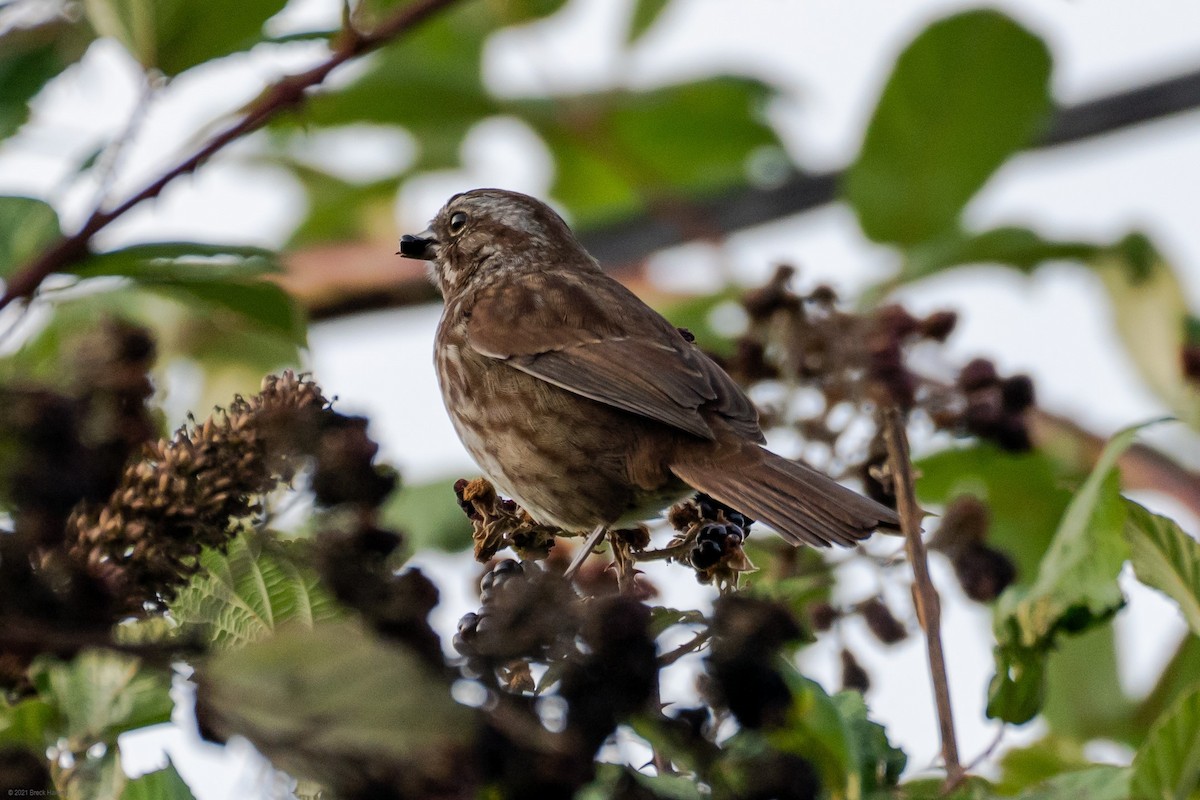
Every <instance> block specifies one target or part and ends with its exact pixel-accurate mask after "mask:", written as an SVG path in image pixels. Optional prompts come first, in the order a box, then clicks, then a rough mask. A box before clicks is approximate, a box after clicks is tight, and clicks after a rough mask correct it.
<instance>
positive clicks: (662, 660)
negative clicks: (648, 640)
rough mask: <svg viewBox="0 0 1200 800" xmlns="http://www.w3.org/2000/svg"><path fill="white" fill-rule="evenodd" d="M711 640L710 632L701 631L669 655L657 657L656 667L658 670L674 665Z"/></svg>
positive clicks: (664, 654)
mask: <svg viewBox="0 0 1200 800" xmlns="http://www.w3.org/2000/svg"><path fill="white" fill-rule="evenodd" d="M711 638H712V631H707V630H705V631H701V632H700V633H697V634H696V635H695V636H694V637H692V638H691V639H689V640H688V641H686V642H684V643H683V644H681V645H679V647H676V648H675V649H674V650H672V651H670V652H669V653H663V654H662V655H661V656H659V657H658V666H659V667H660V668H662V667H669V666H671V665H672V664H674V663H675V662H676V661H678V660H679V659H681V658H683V657H684V656H686V655H688V654H690V653H694V652H696V651H697V650H699V649H700V648H701V647H703V646H704V645H705V643H707V642H708V640H709V639H711Z"/></svg>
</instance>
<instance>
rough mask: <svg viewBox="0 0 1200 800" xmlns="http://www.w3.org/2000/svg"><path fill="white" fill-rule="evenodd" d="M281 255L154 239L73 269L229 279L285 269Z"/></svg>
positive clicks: (92, 274)
mask: <svg viewBox="0 0 1200 800" xmlns="http://www.w3.org/2000/svg"><path fill="white" fill-rule="evenodd" d="M282 271H283V270H282V268H281V267H280V265H279V256H278V255H277V254H276V253H274V252H272V251H270V250H264V249H263V248H261V247H243V246H239V245H227V244H205V243H203V242H153V243H148V244H135V245H131V246H129V247H124V248H121V249H120V250H110V251H108V252H106V253H98V254H96V255H94V256H91V257H89V258H88V259H87V260H85V261H83V262H81V263H79V264H78V265H77V266H76V267H74V268H73V269H72V272H74V273H75V274H76V275H78V276H79V277H81V278H98V277H102V276H110V277H121V278H131V279H133V280H136V281H142V282H148V283H156V282H165V281H227V280H239V279H240V280H246V279H249V278H258V277H261V276H263V275H268V274H276V273H279V272H282Z"/></svg>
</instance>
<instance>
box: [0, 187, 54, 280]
mask: <svg viewBox="0 0 1200 800" xmlns="http://www.w3.org/2000/svg"><path fill="white" fill-rule="evenodd" d="M58 235H59V228H58V215H57V214H56V213H54V209H53V208H51V207H50V206H49V205H48V204H46V203H44V202H42V201H41V200H36V199H34V198H32V197H0V278H5V277H8V276H9V275H11V274H12V272H13V270H15V269H16V268H17V267H20V266H21V265H22V264H24V263H25V262H26V261H28V260H29V259H31V258H33V257H34V256H35V255H37V254H38V253H40V252H41V250H42V248H44V247H45V246H46V245H48V244H49V243H50V242H52V241H54V239H55V237H57V236H58Z"/></svg>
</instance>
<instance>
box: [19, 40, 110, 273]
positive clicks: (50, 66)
mask: <svg viewBox="0 0 1200 800" xmlns="http://www.w3.org/2000/svg"><path fill="white" fill-rule="evenodd" d="M89 43H90V37H89V36H88V33H87V31H86V26H84V25H78V24H74V23H71V22H67V21H65V20H61V19H56V20H54V21H51V22H47V23H45V24H43V25H38V26H36V27H32V28H12V29H10V30H8V31H5V32H4V34H3V35H0V139H6V138H8V137H9V136H11V135H12V134H13V133H14V132H15V131H16V130H17V128H19V127H21V125H22V124H24V122H25V120H26V119H28V118H29V101H30V100H32V99H33V97H34V95H36V94H37V93H38V92H39V91H41V88H42V87H43V86H45V85H46V82H47V81H49V80H50V79H51V78H53V77H54V76H55V75H58V74H59V73H60V72H62V71H63V70H64V69H66V68H67V67H68V66H70V65H71V64H73V63H75V62H76V61H78V60H79V57H80V56H82V55H83V52H84V50H86V49H87V45H88V44H89ZM2 218H3V212H2V211H0V219H2ZM0 273H2V270H0Z"/></svg>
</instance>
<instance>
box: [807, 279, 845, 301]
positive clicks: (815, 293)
mask: <svg viewBox="0 0 1200 800" xmlns="http://www.w3.org/2000/svg"><path fill="white" fill-rule="evenodd" d="M808 299H809V300H811V301H813V302H814V303H816V304H817V305H821V306H831V305H833V304H834V303H836V302H837V299H838V298H837V292H836V291H834V289H833V287H832V286H830V285H829V284H826V283H822V284H820V285H818V286H817V287H816V288H815V289H813V290H812V292H811V293H810V294H809V295H808Z"/></svg>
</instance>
